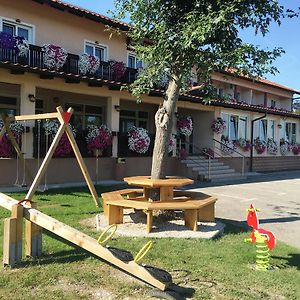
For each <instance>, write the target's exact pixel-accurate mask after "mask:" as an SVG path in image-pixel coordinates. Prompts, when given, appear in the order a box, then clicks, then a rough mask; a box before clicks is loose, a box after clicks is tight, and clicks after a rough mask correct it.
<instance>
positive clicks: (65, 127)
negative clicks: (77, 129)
mask: <svg viewBox="0 0 300 300" xmlns="http://www.w3.org/2000/svg"><path fill="white" fill-rule="evenodd" d="M56 111H57V112H53V113H45V114H36V115H23V116H12V117H8V116H3V115H2V120H3V124H4V126H3V128H2V130H1V131H0V140H1V138H2V137H3V135H4V134H5V133H7V136H8V139H9V140H10V142H11V143H12V145H13V147H14V149H15V150H16V153H17V155H18V157H19V158H20V160H21V161H22V162H23V165H24V168H25V172H26V175H28V177H29V178H30V179H31V181H32V183H31V186H30V188H29V190H28V192H27V194H26V197H25V199H26V200H32V197H33V195H34V193H35V192H36V190H37V188H38V186H39V184H40V182H41V179H42V177H43V176H44V174H45V172H46V170H47V168H48V165H49V163H50V161H51V158H52V157H53V154H54V152H55V149H56V148H57V146H58V143H59V141H60V139H61V137H62V136H63V134H64V133H66V135H67V137H68V140H69V142H70V144H71V146H72V149H73V151H74V153H75V157H76V159H77V162H78V164H79V167H80V170H81V172H82V175H83V177H84V179H85V181H86V183H87V185H88V187H89V190H90V192H91V195H92V197H93V200H94V202H95V205H96V206H97V207H100V201H99V198H98V195H97V192H96V189H95V186H94V184H93V182H92V179H91V176H90V174H89V172H88V169H87V167H86V165H85V162H84V160H83V158H82V155H81V153H80V150H79V148H78V145H77V143H76V140H75V138H74V136H73V133H72V130H71V128H70V127H69V122H70V119H71V116H72V114H73V111H74V110H73V108H71V107H70V108H69V109H68V110H67V111H66V112H65V111H64V110H63V109H62V107H61V106H58V107H57V108H56ZM45 119H58V121H59V123H60V126H59V129H58V131H57V133H56V135H55V136H54V139H53V141H52V143H51V145H50V147H49V149H48V152H47V153H46V156H45V158H44V160H43V162H42V164H41V166H40V167H39V170H38V172H37V174H36V176H35V178H33V176H32V175H31V172H30V170H29V168H28V166H27V164H26V160H25V158H24V155H23V153H22V151H21V149H20V147H19V145H18V143H17V141H16V139H15V137H14V135H13V134H12V132H11V129H10V127H9V125H10V123H11V122H13V121H34V120H45Z"/></svg>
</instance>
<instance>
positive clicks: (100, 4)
mask: <svg viewBox="0 0 300 300" xmlns="http://www.w3.org/2000/svg"><path fill="white" fill-rule="evenodd" d="M64 1H65V2H69V3H72V4H74V5H77V6H80V7H83V8H86V9H89V10H92V11H95V12H98V13H101V14H103V15H106V16H110V14H109V12H108V11H109V10H114V3H113V2H114V1H113V0H64ZM279 2H280V4H282V5H284V6H285V7H287V8H292V9H297V7H299V6H300V0H279ZM269 31H270V32H269V33H268V34H267V35H266V36H265V37H262V36H255V35H254V33H253V32H252V31H251V30H247V31H244V32H241V37H242V39H243V40H244V41H245V42H250V43H253V44H255V45H258V46H260V48H262V49H264V50H267V49H269V50H270V49H273V48H274V47H282V48H283V49H284V50H285V52H286V53H285V54H282V56H281V57H280V58H278V59H277V60H276V62H275V63H274V65H275V66H276V67H277V68H278V70H279V71H280V73H279V74H276V75H275V76H274V75H270V74H266V78H267V79H269V80H272V81H275V82H277V83H279V84H282V85H285V86H288V87H290V88H294V89H296V90H298V91H299V90H300V17H299V18H293V19H284V20H282V25H281V26H280V27H279V26H278V25H277V24H272V25H271V27H270V30H269Z"/></svg>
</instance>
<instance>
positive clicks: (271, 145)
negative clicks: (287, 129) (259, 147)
mask: <svg viewBox="0 0 300 300" xmlns="http://www.w3.org/2000/svg"><path fill="white" fill-rule="evenodd" d="M267 152H268V153H269V154H272V155H276V154H277V152H278V146H277V143H276V142H275V141H274V140H273V139H268V142H267Z"/></svg>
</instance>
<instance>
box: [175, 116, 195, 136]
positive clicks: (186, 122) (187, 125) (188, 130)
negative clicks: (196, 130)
mask: <svg viewBox="0 0 300 300" xmlns="http://www.w3.org/2000/svg"><path fill="white" fill-rule="evenodd" d="M177 128H178V130H179V133H180V134H182V135H184V136H190V135H191V134H192V132H193V120H192V118H191V117H190V116H187V117H183V118H179V120H178V122H177Z"/></svg>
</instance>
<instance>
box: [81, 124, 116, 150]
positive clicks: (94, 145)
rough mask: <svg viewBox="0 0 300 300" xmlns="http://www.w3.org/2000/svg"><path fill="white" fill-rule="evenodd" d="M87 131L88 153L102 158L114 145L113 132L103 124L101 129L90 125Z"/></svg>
mask: <svg viewBox="0 0 300 300" xmlns="http://www.w3.org/2000/svg"><path fill="white" fill-rule="evenodd" d="M87 129H88V134H87V136H86V138H85V139H86V142H87V149H88V152H89V153H94V155H95V156H97V155H98V156H100V155H101V154H102V152H103V151H104V150H105V149H107V148H108V147H109V146H110V145H111V144H112V138H113V137H112V132H111V130H110V129H108V128H107V126H106V125H103V124H102V125H101V126H100V127H97V126H95V125H90V126H88V128H87Z"/></svg>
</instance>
